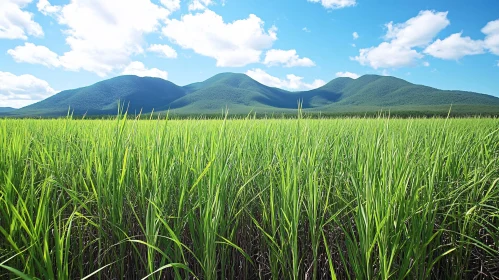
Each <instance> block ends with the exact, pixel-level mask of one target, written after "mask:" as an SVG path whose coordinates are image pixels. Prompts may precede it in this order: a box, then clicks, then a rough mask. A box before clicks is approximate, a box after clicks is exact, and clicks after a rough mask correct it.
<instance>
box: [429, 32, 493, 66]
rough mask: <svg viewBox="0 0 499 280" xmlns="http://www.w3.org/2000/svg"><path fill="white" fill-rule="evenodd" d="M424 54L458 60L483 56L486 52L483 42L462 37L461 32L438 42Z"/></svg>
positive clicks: (430, 46)
mask: <svg viewBox="0 0 499 280" xmlns="http://www.w3.org/2000/svg"><path fill="white" fill-rule="evenodd" d="M424 52H425V53H426V54H429V55H431V56H434V57H437V58H441V59H453V60H457V59H460V58H462V57H464V56H467V55H476V54H482V53H484V52H485V50H484V44H483V41H479V40H478V41H475V40H472V39H471V38H470V37H462V32H461V33H455V34H452V35H450V36H449V37H447V38H445V39H444V40H440V39H438V40H436V41H435V42H433V44H431V45H429V46H428V47H427V48H426V49H425V50H424Z"/></svg>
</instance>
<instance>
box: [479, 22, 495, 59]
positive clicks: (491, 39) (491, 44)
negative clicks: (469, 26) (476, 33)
mask: <svg viewBox="0 0 499 280" xmlns="http://www.w3.org/2000/svg"><path fill="white" fill-rule="evenodd" d="M482 32H483V33H484V34H485V35H486V37H485V47H486V48H487V49H488V50H489V51H490V52H491V53H493V54H495V55H499V19H498V20H495V21H491V22H489V23H487V25H486V26H485V27H484V28H483V29H482Z"/></svg>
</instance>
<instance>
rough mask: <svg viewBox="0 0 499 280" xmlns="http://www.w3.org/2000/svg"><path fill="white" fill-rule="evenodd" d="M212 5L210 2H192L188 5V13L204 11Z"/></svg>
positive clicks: (210, 0) (208, 0)
mask: <svg viewBox="0 0 499 280" xmlns="http://www.w3.org/2000/svg"><path fill="white" fill-rule="evenodd" d="M212 4H213V1H212V0H192V1H191V3H190V4H189V11H196V10H205V9H207V7H208V6H209V5H212Z"/></svg>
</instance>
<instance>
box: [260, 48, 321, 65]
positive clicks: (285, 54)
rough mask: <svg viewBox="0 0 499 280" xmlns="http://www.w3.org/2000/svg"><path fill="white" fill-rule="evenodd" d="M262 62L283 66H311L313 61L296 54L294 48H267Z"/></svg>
mask: <svg viewBox="0 0 499 280" xmlns="http://www.w3.org/2000/svg"><path fill="white" fill-rule="evenodd" d="M263 63H264V64H265V65H267V66H278V65H281V66H284V67H296V66H302V67H311V66H315V63H314V62H313V61H312V60H311V59H310V58H308V57H303V58H300V57H299V56H298V54H296V50H288V51H285V50H269V51H267V53H266V54H265V60H264V61H263Z"/></svg>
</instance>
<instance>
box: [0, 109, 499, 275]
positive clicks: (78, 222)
mask: <svg viewBox="0 0 499 280" xmlns="http://www.w3.org/2000/svg"><path fill="white" fill-rule="evenodd" d="M15 277H21V278H23V279H30V278H38V279H82V278H85V279H88V278H92V279H118V278H133V279H137V278H138V279H140V278H150V279H186V278H199V279H236V278H238V279H328V278H333V279H404V278H405V279H464V278H470V279H471V278H474V277H476V278H475V279H490V278H492V279H494V277H495V278H498V277H499V120H495V119H459V120H458V119H448V120H441V119H431V120H386V119H342V120H304V119H300V120H249V119H248V120H230V121H223V120H212V121H196V120H184V121H166V120H161V121H130V120H126V119H116V120H114V121H103V120H95V121H78V120H71V119H66V120H0V278H2V279H8V278H15Z"/></svg>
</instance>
